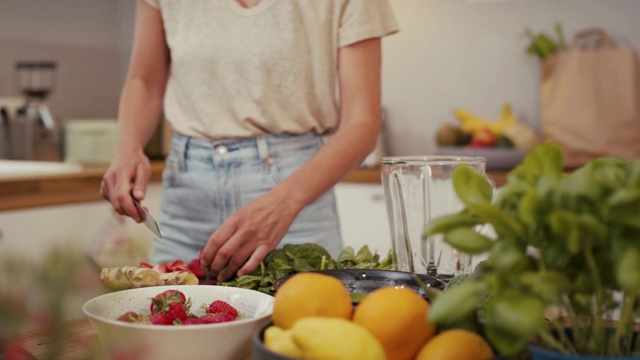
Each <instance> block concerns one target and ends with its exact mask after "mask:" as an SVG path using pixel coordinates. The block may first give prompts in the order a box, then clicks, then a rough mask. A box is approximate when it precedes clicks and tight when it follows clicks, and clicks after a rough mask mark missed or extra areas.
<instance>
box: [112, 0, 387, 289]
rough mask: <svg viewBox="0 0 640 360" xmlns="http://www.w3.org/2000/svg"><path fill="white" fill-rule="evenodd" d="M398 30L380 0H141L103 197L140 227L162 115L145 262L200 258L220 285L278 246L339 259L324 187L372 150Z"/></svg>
mask: <svg viewBox="0 0 640 360" xmlns="http://www.w3.org/2000/svg"><path fill="white" fill-rule="evenodd" d="M396 31H397V24H396V22H395V19H394V17H393V14H392V12H391V9H390V7H389V4H388V3H387V0H322V1H316V0H313V1H309V0H208V1H205V0H198V1H175V0H173V1H172V0H138V4H137V11H136V30H135V38H134V46H133V51H132V58H131V64H130V69H129V74H128V76H127V80H126V82H125V85H124V88H123V92H122V97H121V102H120V110H119V115H118V118H119V128H118V144H117V147H116V150H115V152H114V157H113V161H112V163H111V166H110V167H109V169H108V171H107V172H106V174H105V175H104V178H103V182H102V186H101V193H102V194H103V196H104V197H105V198H106V199H107V200H109V201H110V202H111V203H112V205H113V207H114V209H115V210H116V211H117V212H118V213H120V214H125V215H128V216H130V217H132V218H133V219H134V220H135V221H137V222H140V221H141V220H142V219H141V217H140V214H139V213H138V211H137V209H136V206H135V204H134V202H133V199H134V198H135V199H137V200H139V201H141V200H143V199H144V196H145V191H146V186H147V183H148V181H149V177H150V165H149V160H148V158H147V157H146V156H145V154H144V153H143V149H144V145H145V144H146V142H147V141H148V140H149V138H150V136H151V134H152V133H153V131H154V129H155V128H156V126H157V125H158V119H159V118H160V116H161V113H162V111H163V110H164V115H165V116H166V118H167V120H168V121H169V123H170V124H171V126H172V128H173V130H174V137H173V139H172V147H171V154H170V155H169V157H168V158H167V166H166V168H165V171H164V173H163V190H162V203H161V209H162V212H161V214H160V217H159V221H160V228H161V230H162V232H163V238H162V239H158V238H156V239H155V244H154V248H153V251H152V254H151V259H150V261H151V262H156V263H158V262H168V261H172V260H175V259H183V260H185V261H188V260H190V259H193V258H196V257H198V256H200V262H201V265H202V266H204V267H207V268H209V269H210V270H211V273H212V274H213V275H216V276H217V277H218V279H220V280H225V279H228V278H230V277H232V276H234V275H238V276H241V275H245V274H248V273H250V272H251V271H253V270H254V269H255V268H256V267H257V266H258V265H259V264H260V261H262V259H263V258H264V257H265V256H266V255H267V254H268V253H269V252H270V251H271V250H273V249H275V248H276V247H277V246H278V245H280V244H283V243H304V242H315V243H317V244H319V245H322V246H323V247H325V248H326V249H327V250H329V251H330V253H331V254H332V255H337V254H338V252H339V251H340V250H341V249H342V243H341V240H340V232H339V223H338V218H337V214H336V208H335V199H334V195H333V192H332V187H333V186H334V185H335V184H336V183H338V182H339V181H340V180H341V179H342V178H343V177H344V176H345V175H346V174H348V173H349V172H350V171H352V170H353V169H354V168H356V167H357V166H358V165H359V164H360V163H361V162H362V160H363V159H364V158H365V157H366V156H367V155H368V154H369V153H370V152H371V151H372V149H373V148H374V147H375V145H376V140H377V135H378V132H379V129H380V109H381V100H380V97H381V94H380V93H381V90H380V88H381V85H380V68H381V38H382V37H383V36H386V35H388V34H391V33H394V32H396ZM324 135H331V136H330V137H329V138H328V140H327V141H326V142H325V141H324V139H325V137H324ZM200 250H201V251H200ZM199 252H200V255H198V254H199Z"/></svg>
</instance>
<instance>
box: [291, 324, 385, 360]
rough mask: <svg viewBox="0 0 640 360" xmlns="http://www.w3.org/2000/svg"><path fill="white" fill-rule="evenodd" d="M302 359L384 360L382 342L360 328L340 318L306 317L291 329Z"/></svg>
mask: <svg viewBox="0 0 640 360" xmlns="http://www.w3.org/2000/svg"><path fill="white" fill-rule="evenodd" d="M291 332H292V334H291V336H292V338H293V341H294V342H295V343H296V344H297V345H298V346H299V348H300V349H301V350H302V354H303V356H302V358H303V359H314V360H343V359H344V360H353V359H367V360H385V359H386V356H385V353H384V349H383V348H382V345H380V343H379V342H378V340H377V339H376V338H375V337H374V336H373V335H372V334H371V333H370V332H369V331H367V330H366V329H364V328H363V327H361V326H359V325H357V324H355V323H353V322H351V321H349V320H346V319H341V318H326V317H317V316H312V317H306V318H303V319H300V320H298V321H297V322H296V323H295V324H294V325H293V327H292V328H291Z"/></svg>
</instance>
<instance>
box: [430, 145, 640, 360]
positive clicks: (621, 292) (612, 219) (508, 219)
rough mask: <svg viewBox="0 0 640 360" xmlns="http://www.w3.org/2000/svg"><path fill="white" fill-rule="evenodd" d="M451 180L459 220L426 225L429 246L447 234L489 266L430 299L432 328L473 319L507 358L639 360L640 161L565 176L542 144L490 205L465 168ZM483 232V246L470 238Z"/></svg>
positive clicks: (477, 178)
mask: <svg viewBox="0 0 640 360" xmlns="http://www.w3.org/2000/svg"><path fill="white" fill-rule="evenodd" d="M453 181H454V185H455V189H456V192H457V195H458V196H459V197H460V198H461V200H462V201H463V202H464V204H465V209H464V210H462V211H460V212H459V213H454V214H449V215H444V216H441V217H438V218H436V219H434V220H433V221H431V222H430V223H429V224H428V225H427V226H426V229H425V236H430V235H434V234H443V235H444V239H445V241H446V242H448V243H449V244H451V245H452V246H453V247H455V248H457V249H458V250H460V251H462V252H466V253H470V254H474V255H478V254H484V255H485V256H486V260H484V261H483V262H481V263H480V264H479V266H478V267H477V268H476V269H475V271H474V273H473V274H472V275H471V276H469V279H468V280H466V281H464V282H463V283H461V284H459V285H457V286H456V287H455V288H452V289H451V290H448V291H445V292H444V293H441V294H439V296H438V297H437V298H435V299H433V302H432V307H431V311H430V316H429V319H430V321H432V322H434V323H436V324H438V325H442V326H445V327H446V326H451V325H452V324H455V323H456V322H460V321H462V320H463V319H465V318H468V316H470V315H475V314H477V317H478V319H479V322H480V324H481V328H482V332H483V334H484V335H485V336H486V338H487V339H488V340H489V341H490V343H491V344H492V345H493V346H494V347H495V348H496V349H497V350H498V352H499V353H501V354H505V355H509V354H517V353H521V352H522V351H523V350H524V349H525V348H527V346H529V348H530V349H531V352H532V353H533V356H534V359H536V358H539V359H552V358H557V359H562V358H563V357H537V356H538V355H537V354H538V353H540V352H548V353H557V354H559V355H570V356H578V355H580V356H583V355H585V356H593V357H594V358H595V357H597V358H598V359H602V358H605V357H608V356H612V357H615V358H616V359H631V358H638V357H640V341H636V337H635V336H634V334H635V330H636V328H635V327H636V325H637V324H636V321H637V319H638V318H639V317H640V160H637V161H634V162H629V161H625V160H623V159H619V158H598V159H595V160H592V161H590V162H589V163H588V164H586V165H584V166H583V167H581V168H579V169H577V170H575V171H574V172H572V173H570V174H566V173H564V172H563V152H562V149H561V148H560V147H559V146H558V145H557V144H554V143H550V142H548V143H543V144H541V145H539V146H537V147H536V148H534V149H533V150H532V151H531V152H530V153H529V154H528V155H527V156H526V157H525V158H524V160H523V162H522V163H521V164H520V165H519V166H518V167H516V168H515V169H513V170H512V171H511V172H510V173H509V174H508V181H507V184H506V185H505V186H504V187H502V188H501V189H499V191H498V194H497V195H496V196H495V199H494V196H493V194H492V190H491V186H490V184H489V183H488V182H487V180H486V179H485V178H484V177H483V176H481V175H480V174H478V173H477V172H475V171H473V170H471V169H469V168H466V167H463V166H461V167H459V168H458V169H457V170H456V172H455V175H454V178H453ZM485 224H488V225H490V226H491V227H493V229H494V232H493V234H492V235H491V236H484V235H481V234H480V233H478V232H476V231H475V229H477V227H478V226H481V225H485ZM532 344H535V345H536V346H539V347H540V348H542V349H544V350H540V351H538V349H537V348H535V346H534V345H532ZM569 358H573V357H569ZM580 358H581V359H583V358H582V357H580ZM586 358H589V357H586Z"/></svg>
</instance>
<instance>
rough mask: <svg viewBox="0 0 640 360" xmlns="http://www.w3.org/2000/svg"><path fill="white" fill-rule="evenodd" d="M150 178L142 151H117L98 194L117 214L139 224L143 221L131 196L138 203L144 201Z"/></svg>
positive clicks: (147, 161) (148, 166)
mask: <svg viewBox="0 0 640 360" xmlns="http://www.w3.org/2000/svg"><path fill="white" fill-rule="evenodd" d="M150 177H151V164H150V163H149V158H147V156H146V155H145V154H144V152H143V151H142V150H139V151H133V152H131V151H126V150H125V149H119V150H118V151H117V152H116V154H115V156H114V158H113V161H112V162H111V166H109V169H108V170H107V172H106V173H105V174H104V176H103V177H102V183H101V184H100V194H101V195H102V197H104V198H105V199H106V200H107V201H109V202H110V203H111V205H113V209H114V210H115V211H116V212H117V213H118V214H120V215H127V216H130V217H131V218H133V219H134V220H135V221H136V222H138V223H139V222H141V221H143V220H144V219H143V218H142V215H141V214H140V212H139V211H138V209H137V207H136V206H135V204H134V203H133V199H132V196H133V197H134V198H135V199H136V200H138V201H142V199H144V196H145V194H146V191H147V184H148V183H149V179H150Z"/></svg>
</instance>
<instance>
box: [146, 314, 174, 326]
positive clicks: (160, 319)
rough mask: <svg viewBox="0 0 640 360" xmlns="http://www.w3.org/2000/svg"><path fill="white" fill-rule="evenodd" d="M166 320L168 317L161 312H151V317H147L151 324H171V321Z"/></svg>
mask: <svg viewBox="0 0 640 360" xmlns="http://www.w3.org/2000/svg"><path fill="white" fill-rule="evenodd" d="M168 320H169V318H167V317H166V316H164V313H163V312H158V313H155V314H152V315H151V317H149V321H150V322H151V323H152V324H153V325H171V323H170V322H169V321H168Z"/></svg>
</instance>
